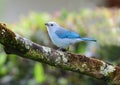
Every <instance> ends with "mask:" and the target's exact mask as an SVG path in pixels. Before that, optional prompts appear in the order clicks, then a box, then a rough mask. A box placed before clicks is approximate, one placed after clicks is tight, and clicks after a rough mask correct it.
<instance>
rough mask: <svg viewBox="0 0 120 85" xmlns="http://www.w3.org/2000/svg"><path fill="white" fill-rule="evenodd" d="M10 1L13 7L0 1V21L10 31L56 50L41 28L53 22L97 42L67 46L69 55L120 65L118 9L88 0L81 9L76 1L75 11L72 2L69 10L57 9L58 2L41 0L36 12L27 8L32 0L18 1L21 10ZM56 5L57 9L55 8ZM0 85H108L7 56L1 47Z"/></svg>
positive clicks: (44, 28) (119, 20) (80, 75)
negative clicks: (94, 58) (70, 53)
mask: <svg viewBox="0 0 120 85" xmlns="http://www.w3.org/2000/svg"><path fill="white" fill-rule="evenodd" d="M12 1H14V5H13V6H12V5H10V4H11V3H8V1H7V0H5V1H2V0H0V4H1V6H0V10H1V11H0V14H1V19H0V20H1V22H5V23H7V26H8V27H9V28H10V29H11V30H12V31H14V32H16V33H18V34H20V35H22V36H24V37H26V38H28V39H30V40H32V41H33V42H36V43H38V44H40V45H44V46H48V47H51V48H54V49H57V47H56V46H54V45H53V44H52V42H51V40H50V38H49V36H48V34H47V30H46V27H45V25H44V23H45V22H48V21H55V22H57V23H59V24H60V25H61V26H63V27H65V28H68V29H70V30H73V31H75V32H78V33H79V34H81V36H83V37H86V36H87V37H92V38H95V39H97V43H94V42H93V43H92V42H91V43H90V42H80V43H76V44H75V45H72V46H70V51H71V52H74V53H78V54H84V55H86V56H88V57H96V58H98V59H101V60H103V61H105V62H110V63H112V64H114V65H119V64H120V52H119V50H120V44H119V43H120V38H119V36H120V10H119V9H110V8H105V7H97V6H96V4H95V3H94V4H93V5H92V6H91V4H90V3H89V1H88V0H86V1H83V3H84V4H85V5H84V6H79V4H77V6H75V5H76V3H78V2H79V1H77V2H76V3H74V6H75V7H74V9H75V10H74V9H73V8H72V7H71V3H72V1H71V2H69V5H70V7H71V8H69V5H68V7H67V6H66V7H64V6H63V7H62V6H61V5H62V2H61V3H60V4H61V5H60V6H59V5H58V8H57V6H56V5H55V4H57V3H58V2H59V1H56V2H54V0H53V2H54V3H52V4H51V5H50V6H47V5H48V4H49V3H46V4H45V2H44V1H41V0H40V1H34V2H35V3H36V6H35V4H34V5H33V6H35V7H36V8H37V9H35V8H34V9H32V8H30V7H29V2H30V3H32V1H31V0H30V1H27V0H26V1H25V3H24V1H23V0H22V1H20V2H22V3H24V4H23V8H21V9H19V8H20V6H17V5H18V3H19V1H18V0H11V2H12ZM51 1H52V0H51ZM73 1H74V0H73ZM37 2H39V3H42V2H44V4H45V7H46V8H39V6H38V5H39V4H37ZM65 2H66V1H65ZM80 2H82V0H81V1H80ZM80 2H79V3H80ZM6 3H7V4H6ZM63 3H64V1H63ZM97 3H100V2H97ZM16 4H17V5H16ZM87 4H90V5H87ZM30 5H32V4H30ZM52 5H54V6H52ZM94 5H95V7H94ZM9 6H10V7H9ZM24 6H25V7H26V8H27V7H29V9H30V10H29V11H25V12H24V11H21V10H24ZM55 6H56V8H54V7H55ZM21 7H22V5H21ZM43 7H44V6H43ZM47 7H48V8H47ZM49 7H50V8H49ZM52 7H53V8H52ZM59 7H62V8H59ZM93 7H94V8H93ZM26 8H25V9H26ZM68 8H69V9H68ZM76 8H78V9H76ZM11 9H14V10H11ZM47 9H48V10H47ZM16 10H17V11H16ZM26 10H27V9H26ZM14 11H15V12H14ZM17 13H18V16H17ZM19 13H20V15H19ZM21 15H22V16H21ZM0 85H107V83H106V82H105V81H101V80H98V79H94V78H91V77H89V76H85V75H82V74H79V73H75V72H70V71H65V70H62V69H59V68H55V67H52V66H49V65H46V64H43V63H39V62H36V61H32V60H28V59H24V58H21V57H18V56H17V55H13V54H12V55H7V54H5V52H4V49H3V46H2V45H0Z"/></svg>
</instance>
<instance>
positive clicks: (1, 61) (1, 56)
mask: <svg viewBox="0 0 120 85" xmlns="http://www.w3.org/2000/svg"><path fill="white" fill-rule="evenodd" d="M6 59H7V56H6V54H5V53H3V52H2V53H0V66H2V65H3V64H4V63H5V61H6Z"/></svg>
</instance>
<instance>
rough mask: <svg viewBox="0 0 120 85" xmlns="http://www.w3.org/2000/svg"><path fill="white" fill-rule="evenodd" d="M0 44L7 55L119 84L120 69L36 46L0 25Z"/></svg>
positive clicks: (76, 55) (96, 60)
mask: <svg viewBox="0 0 120 85" xmlns="http://www.w3.org/2000/svg"><path fill="white" fill-rule="evenodd" d="M0 43H1V44H3V45H4V47H5V48H4V49H5V52H6V53H7V54H16V55H19V56H21V57H23V58H27V59H32V60H35V61H38V62H42V63H46V64H49V65H52V66H55V67H58V68H61V69H65V70H70V71H73V72H78V73H81V74H86V75H89V76H91V77H94V78H97V79H102V80H105V81H109V82H111V83H113V84H120V67H118V66H113V65H112V64H108V63H106V62H104V61H102V60H98V59H95V58H88V57H86V56H85V55H80V54H74V53H70V52H62V51H58V50H54V49H52V48H49V47H45V46H41V45H38V44H36V43H34V42H32V41H30V40H29V39H26V38H24V37H22V36H20V35H19V34H16V33H14V32H12V31H11V30H9V29H8V28H7V27H6V25H5V24H0Z"/></svg>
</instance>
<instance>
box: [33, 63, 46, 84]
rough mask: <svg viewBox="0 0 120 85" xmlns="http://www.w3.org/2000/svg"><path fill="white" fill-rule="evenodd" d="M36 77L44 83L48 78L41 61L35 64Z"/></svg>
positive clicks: (39, 81)
mask: <svg viewBox="0 0 120 85" xmlns="http://www.w3.org/2000/svg"><path fill="white" fill-rule="evenodd" d="M34 77H35V79H36V81H37V82H38V83H43V82H44V81H45V79H46V77H45V74H44V69H43V66H42V65H41V64H40V63H36V64H35V67H34Z"/></svg>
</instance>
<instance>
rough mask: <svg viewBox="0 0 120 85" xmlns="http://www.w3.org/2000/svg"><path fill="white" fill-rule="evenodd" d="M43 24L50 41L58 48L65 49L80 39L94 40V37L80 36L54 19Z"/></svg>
mask: <svg viewBox="0 0 120 85" xmlns="http://www.w3.org/2000/svg"><path fill="white" fill-rule="evenodd" d="M45 26H46V27H47V31H48V35H49V37H50V39H51V41H52V42H53V44H54V45H56V46H57V47H58V48H59V49H60V50H65V49H66V48H69V46H70V45H72V44H75V43H77V42H81V41H94V42H96V40H95V39H92V38H87V37H81V36H80V35H79V34H78V33H77V32H74V31H71V30H68V29H65V28H63V27H62V26H60V25H59V24H57V23H56V22H54V21H50V22H47V23H45Z"/></svg>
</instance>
